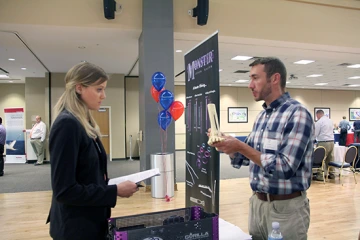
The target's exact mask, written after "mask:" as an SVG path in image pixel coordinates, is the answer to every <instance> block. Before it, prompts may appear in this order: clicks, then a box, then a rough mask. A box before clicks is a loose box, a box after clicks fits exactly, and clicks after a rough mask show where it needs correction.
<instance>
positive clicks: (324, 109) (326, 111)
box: [314, 107, 330, 121]
mask: <svg viewBox="0 0 360 240" xmlns="http://www.w3.org/2000/svg"><path fill="white" fill-rule="evenodd" d="M318 110H323V111H324V115H325V116H327V117H328V118H330V108H325V107H315V108H314V120H315V121H317V120H318V119H317V117H316V112H317V111H318Z"/></svg>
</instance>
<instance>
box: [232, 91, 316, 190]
mask: <svg viewBox="0 0 360 240" xmlns="http://www.w3.org/2000/svg"><path fill="white" fill-rule="evenodd" d="M263 108H264V110H263V111H261V113H260V114H259V115H258V117H257V119H256V121H255V123H254V127H253V131H252V132H251V133H250V135H249V136H248V137H247V138H246V140H245V143H247V144H248V145H249V146H251V147H252V148H254V149H256V150H258V151H260V152H261V157H260V160H261V165H262V166H263V167H259V166H258V165H256V164H255V163H253V162H252V161H249V159H247V158H246V157H245V156H243V155H242V154H240V153H236V154H235V157H234V158H232V159H231V162H232V165H233V166H234V167H236V168H240V167H241V165H250V166H249V170H250V177H249V178H250V186H251V189H252V190H253V191H256V192H263V193H270V194H290V193H293V192H296V191H305V190H306V189H308V188H309V187H310V183H311V177H312V168H311V167H312V162H313V152H314V139H315V138H314V122H313V120H312V117H311V114H310V113H309V111H308V110H307V109H306V108H305V107H304V106H303V105H301V104H300V103H299V102H298V101H296V100H294V99H292V98H290V95H289V93H284V94H283V95H282V96H281V97H280V98H278V99H276V100H275V101H273V102H272V103H271V104H270V106H269V107H267V106H266V104H265V103H264V104H263Z"/></svg>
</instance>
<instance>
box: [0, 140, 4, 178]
mask: <svg viewBox="0 0 360 240" xmlns="http://www.w3.org/2000/svg"><path fill="white" fill-rule="evenodd" d="M3 173H4V145H2V144H0V174H3Z"/></svg>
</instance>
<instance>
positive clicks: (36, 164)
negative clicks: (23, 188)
mask: <svg viewBox="0 0 360 240" xmlns="http://www.w3.org/2000/svg"><path fill="white" fill-rule="evenodd" d="M39 165H42V163H35V164H34V166H39Z"/></svg>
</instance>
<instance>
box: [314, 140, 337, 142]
mask: <svg viewBox="0 0 360 240" xmlns="http://www.w3.org/2000/svg"><path fill="white" fill-rule="evenodd" d="M333 141H334V140H329V141H317V142H318V143H320V142H333Z"/></svg>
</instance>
